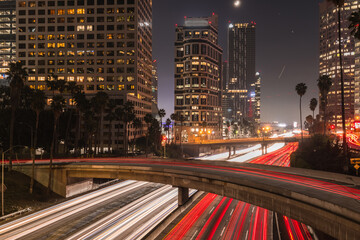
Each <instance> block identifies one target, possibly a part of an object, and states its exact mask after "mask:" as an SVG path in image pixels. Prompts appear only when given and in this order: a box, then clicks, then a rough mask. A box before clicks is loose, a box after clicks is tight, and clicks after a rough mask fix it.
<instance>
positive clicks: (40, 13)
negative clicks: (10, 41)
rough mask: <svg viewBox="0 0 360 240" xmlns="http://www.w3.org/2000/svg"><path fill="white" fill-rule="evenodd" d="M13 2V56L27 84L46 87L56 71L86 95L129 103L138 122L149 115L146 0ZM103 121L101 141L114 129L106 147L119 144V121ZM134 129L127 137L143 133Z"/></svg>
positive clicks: (148, 5)
mask: <svg viewBox="0 0 360 240" xmlns="http://www.w3.org/2000/svg"><path fill="white" fill-rule="evenodd" d="M16 6H17V8H16V9H17V10H16V11H17V25H18V32H17V41H18V44H17V48H16V51H17V52H16V54H17V58H18V60H20V61H22V62H23V63H24V64H25V67H27V69H28V73H29V76H28V77H27V79H26V84H27V85H29V86H30V87H31V88H33V89H41V90H46V84H45V80H46V79H47V78H48V76H49V75H52V74H55V75H57V76H58V79H62V80H66V81H68V82H76V83H77V84H78V85H79V86H81V87H82V89H83V90H84V92H85V94H86V95H87V96H89V97H91V96H94V95H95V94H96V93H97V92H98V91H104V92H106V93H107V94H108V95H109V97H110V98H111V99H115V100H116V102H117V103H118V104H119V105H122V104H123V103H124V102H126V101H131V102H132V103H133V104H134V106H135V112H136V115H137V117H138V118H140V119H142V120H143V117H144V116H145V114H147V113H151V105H152V1H151V0H73V1H69V0H67V1H60V0H56V1H54V0H46V1H39V0H38V1H29V0H27V1H19V0H17V1H16ZM49 97H50V98H51V96H49ZM67 101H69V102H68V103H69V104H70V102H71V99H69V98H68V99H67ZM104 124H105V126H106V127H105V129H104V132H103V133H101V134H103V136H104V137H103V139H104V144H108V143H107V140H106V139H107V137H106V136H107V135H108V134H109V133H110V132H114V133H115V135H116V137H115V138H114V140H113V142H112V143H110V144H111V146H113V147H116V146H118V144H119V145H122V144H123V136H124V132H123V124H121V123H119V122H117V121H113V123H112V125H110V123H109V122H108V121H106V120H105V121H104ZM118 128H120V129H121V130H119V129H118ZM133 130H134V129H132V128H131V129H130V140H131V139H132V138H133V137H134V136H141V135H143V134H144V133H145V129H143V130H140V132H138V133H137V134H135V133H134V132H133Z"/></svg>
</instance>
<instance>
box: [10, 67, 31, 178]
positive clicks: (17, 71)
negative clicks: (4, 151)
mask: <svg viewBox="0 0 360 240" xmlns="http://www.w3.org/2000/svg"><path fill="white" fill-rule="evenodd" d="M6 75H8V78H7V79H8V81H9V83H10V105H11V120H10V145H9V149H10V158H9V171H11V169H12V160H11V157H12V153H13V144H14V126H15V114H16V110H17V109H18V107H19V104H20V98H21V91H22V89H23V87H24V80H25V78H26V76H27V70H26V68H24V67H23V64H22V63H21V62H15V63H10V67H9V70H8V71H7V72H6Z"/></svg>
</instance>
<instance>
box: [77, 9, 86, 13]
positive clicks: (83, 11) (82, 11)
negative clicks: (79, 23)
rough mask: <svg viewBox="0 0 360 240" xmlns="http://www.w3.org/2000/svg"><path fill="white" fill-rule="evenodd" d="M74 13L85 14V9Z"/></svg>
mask: <svg viewBox="0 0 360 240" xmlns="http://www.w3.org/2000/svg"><path fill="white" fill-rule="evenodd" d="M76 12H77V14H85V9H84V8H79V9H78V10H77V11H76Z"/></svg>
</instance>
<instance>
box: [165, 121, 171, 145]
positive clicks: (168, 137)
mask: <svg viewBox="0 0 360 240" xmlns="http://www.w3.org/2000/svg"><path fill="white" fill-rule="evenodd" d="M170 126H171V119H170V118H168V119H166V122H165V131H166V132H167V139H168V143H169V141H170Z"/></svg>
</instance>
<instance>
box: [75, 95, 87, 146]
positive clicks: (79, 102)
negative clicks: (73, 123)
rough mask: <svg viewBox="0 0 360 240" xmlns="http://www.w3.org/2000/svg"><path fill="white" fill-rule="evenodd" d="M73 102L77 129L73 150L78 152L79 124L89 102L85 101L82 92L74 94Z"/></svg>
mask: <svg viewBox="0 0 360 240" xmlns="http://www.w3.org/2000/svg"><path fill="white" fill-rule="evenodd" d="M74 101H75V105H76V110H77V113H78V114H77V115H78V119H77V121H78V122H77V129H76V132H77V133H76V137H75V150H78V146H79V140H80V135H81V124H82V116H83V115H84V114H85V112H86V111H87V110H88V109H90V102H89V100H87V98H86V96H85V93H84V92H80V91H79V92H76V93H75V95H74Z"/></svg>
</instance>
